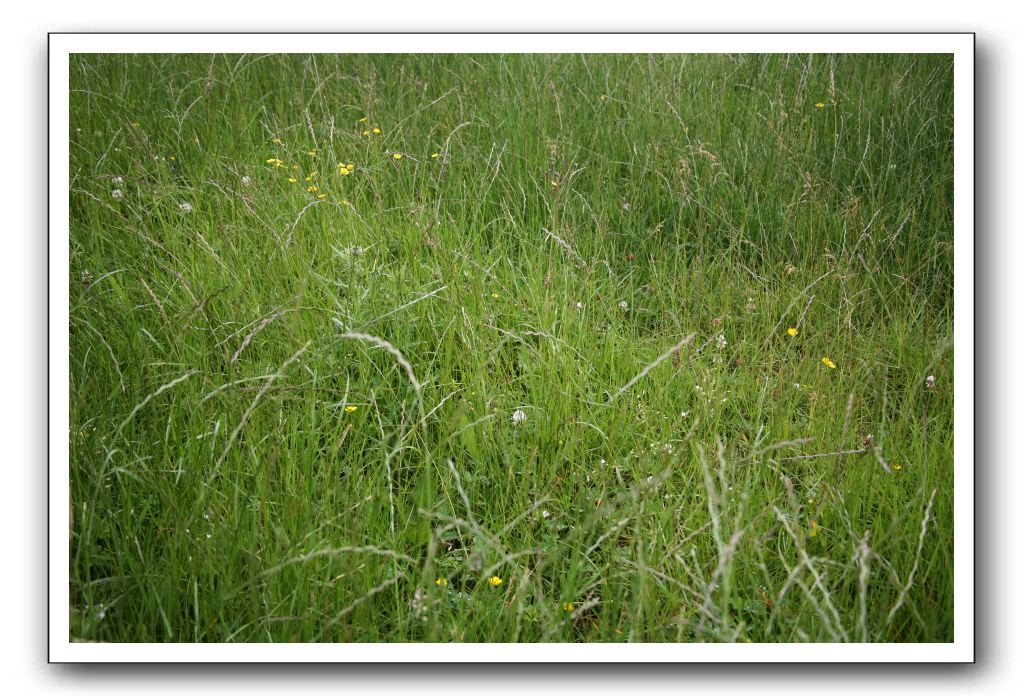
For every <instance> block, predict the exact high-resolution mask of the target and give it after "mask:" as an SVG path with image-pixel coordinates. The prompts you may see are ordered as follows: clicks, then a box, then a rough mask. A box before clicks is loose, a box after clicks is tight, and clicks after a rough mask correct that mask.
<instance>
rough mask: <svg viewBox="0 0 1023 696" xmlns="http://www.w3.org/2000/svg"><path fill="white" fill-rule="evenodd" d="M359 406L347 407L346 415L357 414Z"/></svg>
mask: <svg viewBox="0 0 1023 696" xmlns="http://www.w3.org/2000/svg"><path fill="white" fill-rule="evenodd" d="M357 408H359V407H358V406H345V413H355V410H356V409H357Z"/></svg>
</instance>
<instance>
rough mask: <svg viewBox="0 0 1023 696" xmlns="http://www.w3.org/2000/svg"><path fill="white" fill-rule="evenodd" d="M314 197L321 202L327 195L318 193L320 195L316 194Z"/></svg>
mask: <svg viewBox="0 0 1023 696" xmlns="http://www.w3.org/2000/svg"><path fill="white" fill-rule="evenodd" d="M316 197H317V198H319V199H320V200H323V199H324V198H326V197H327V194H325V193H320V194H317V196H316Z"/></svg>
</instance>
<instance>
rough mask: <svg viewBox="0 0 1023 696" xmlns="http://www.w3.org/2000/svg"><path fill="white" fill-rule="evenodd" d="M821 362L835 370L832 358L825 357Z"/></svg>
mask: <svg viewBox="0 0 1023 696" xmlns="http://www.w3.org/2000/svg"><path fill="white" fill-rule="evenodd" d="M821 362H822V363H824V364H825V365H827V366H828V367H830V368H831V369H832V370H834V369H835V363H833V362H831V358H829V357H827V356H825V357H823V358H821Z"/></svg>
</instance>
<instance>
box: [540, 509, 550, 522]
mask: <svg viewBox="0 0 1023 696" xmlns="http://www.w3.org/2000/svg"><path fill="white" fill-rule="evenodd" d="M540 516H541V517H543V518H544V519H545V520H546V519H549V518H550V516H551V512H550V510H544V511H543V512H541V513H540Z"/></svg>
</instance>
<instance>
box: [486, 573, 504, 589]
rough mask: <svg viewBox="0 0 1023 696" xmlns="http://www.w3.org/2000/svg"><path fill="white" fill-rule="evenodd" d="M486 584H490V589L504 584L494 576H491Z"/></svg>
mask: <svg viewBox="0 0 1023 696" xmlns="http://www.w3.org/2000/svg"><path fill="white" fill-rule="evenodd" d="M487 582H488V583H490V586H491V587H497V586H498V585H500V584H502V583H504V580H502V579H501V578H499V577H497V576H496V575H492V576H490V578H489V579H488V580H487Z"/></svg>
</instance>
